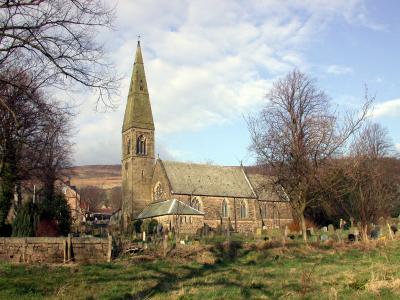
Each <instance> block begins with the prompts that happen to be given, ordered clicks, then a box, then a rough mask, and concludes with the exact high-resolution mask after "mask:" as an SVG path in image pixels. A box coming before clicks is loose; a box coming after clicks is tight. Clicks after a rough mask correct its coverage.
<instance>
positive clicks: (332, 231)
mask: <svg viewBox="0 0 400 300" xmlns="http://www.w3.org/2000/svg"><path fill="white" fill-rule="evenodd" d="M328 232H329V233H335V227H334V226H333V225H332V224H329V225H328Z"/></svg>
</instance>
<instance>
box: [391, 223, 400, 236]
mask: <svg viewBox="0 0 400 300" xmlns="http://www.w3.org/2000/svg"><path fill="white" fill-rule="evenodd" d="M390 229H391V230H392V231H393V234H396V232H397V231H399V227H398V225H396V224H393V225H392V226H390Z"/></svg>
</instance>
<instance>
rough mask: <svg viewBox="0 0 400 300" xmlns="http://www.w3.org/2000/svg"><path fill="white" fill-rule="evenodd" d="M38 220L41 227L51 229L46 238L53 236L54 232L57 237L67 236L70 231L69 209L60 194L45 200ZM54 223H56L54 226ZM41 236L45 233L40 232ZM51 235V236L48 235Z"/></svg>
mask: <svg viewBox="0 0 400 300" xmlns="http://www.w3.org/2000/svg"><path fill="white" fill-rule="evenodd" d="M40 220H41V221H43V222H44V223H43V227H45V228H46V227H49V226H50V224H53V225H51V226H50V227H52V229H51V232H49V235H47V236H54V230H57V231H58V234H57V235H64V236H67V235H68V233H70V231H71V226H72V218H71V209H70V207H69V205H68V203H67V200H66V199H65V197H64V196H63V195H62V194H56V195H55V197H54V198H53V199H47V200H46V201H44V203H43V204H42V208H41V213H40ZM54 222H55V223H56V224H55V225H57V226H54ZM40 234H41V236H43V234H44V235H46V232H41V233H40ZM50 234H51V235H50Z"/></svg>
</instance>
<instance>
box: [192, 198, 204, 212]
mask: <svg viewBox="0 0 400 300" xmlns="http://www.w3.org/2000/svg"><path fill="white" fill-rule="evenodd" d="M190 206H191V207H193V208H194V209H197V210H198V211H203V204H202V203H201V199H200V197H197V196H196V197H193V198H192V200H191V201H190Z"/></svg>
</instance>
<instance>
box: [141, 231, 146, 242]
mask: <svg viewBox="0 0 400 300" xmlns="http://www.w3.org/2000/svg"><path fill="white" fill-rule="evenodd" d="M142 236H143V239H142V240H143V242H145V241H146V231H143V232H142Z"/></svg>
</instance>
